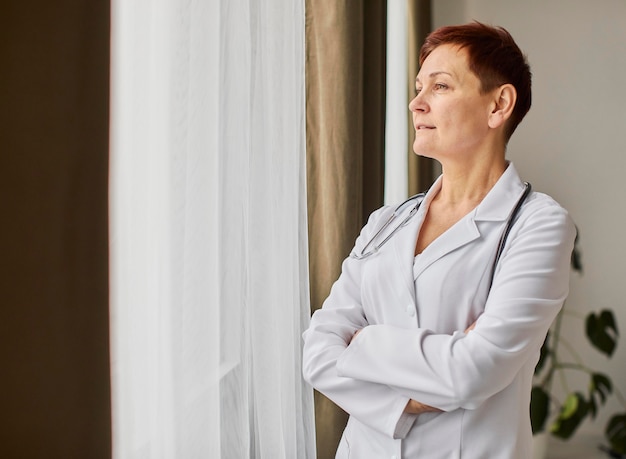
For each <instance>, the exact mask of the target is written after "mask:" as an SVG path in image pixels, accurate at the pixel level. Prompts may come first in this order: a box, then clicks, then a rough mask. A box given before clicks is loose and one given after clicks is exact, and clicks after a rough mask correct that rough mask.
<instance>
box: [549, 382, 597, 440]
mask: <svg viewBox="0 0 626 459" xmlns="http://www.w3.org/2000/svg"><path fill="white" fill-rule="evenodd" d="M588 411H589V405H588V404H587V401H586V400H585V398H584V397H583V395H582V394H581V393H580V392H573V393H571V394H569V395H568V396H567V399H566V400H565V403H564V404H563V407H562V408H561V412H560V413H559V416H558V417H557V418H556V420H555V421H554V423H553V424H552V426H550V432H551V433H552V434H553V435H555V436H557V437H559V438H563V439H568V438H569V437H571V436H572V434H573V433H574V432H575V431H576V429H577V428H578V426H579V425H580V423H581V422H582V421H583V420H584V419H585V416H587V412H588Z"/></svg>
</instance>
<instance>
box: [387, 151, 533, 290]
mask: <svg viewBox="0 0 626 459" xmlns="http://www.w3.org/2000/svg"><path fill="white" fill-rule="evenodd" d="M440 188H441V177H439V178H438V179H437V180H436V181H435V183H434V184H433V185H432V186H431V188H430V189H429V190H428V192H427V193H426V196H425V198H424V200H423V202H422V205H421V206H420V208H419V211H418V212H417V214H416V215H415V218H413V219H412V221H411V223H410V224H409V225H408V226H407V228H406V229H405V231H402V232H400V234H399V237H398V238H397V239H396V241H395V242H394V246H395V252H396V257H397V262H398V263H399V264H400V266H402V269H403V272H407V271H408V273H407V274H408V275H407V276H405V277H406V282H407V286H408V287H409V288H410V289H411V290H413V288H414V287H413V286H414V284H413V282H414V279H415V278H417V277H418V276H419V275H420V274H421V273H422V272H423V271H424V270H425V269H426V268H427V267H428V266H430V265H431V264H432V263H434V262H435V261H437V260H438V259H440V258H442V257H444V256H445V255H447V254H448V253H450V252H452V251H453V250H456V249H457V248H459V247H461V246H463V245H465V244H468V243H470V242H472V241H473V240H475V239H477V238H479V237H481V234H480V231H479V229H478V227H477V225H476V222H477V221H505V220H507V218H508V217H509V215H510V214H511V211H512V210H513V207H514V206H515V203H516V202H517V201H518V199H519V197H520V196H521V194H522V193H523V191H524V183H523V182H522V181H521V179H520V177H519V175H518V173H517V171H516V169H515V167H514V166H513V163H509V165H508V167H507V169H506V170H505V171H504V173H503V174H502V176H501V177H500V179H499V180H498V181H497V182H496V184H495V185H494V186H493V188H492V189H491V190H490V191H489V193H487V195H486V196H485V198H484V199H483V200H482V202H481V203H480V204H479V205H478V206H477V207H476V208H475V209H474V210H473V211H472V212H470V213H469V214H468V215H467V216H465V217H463V218H462V219H461V220H460V221H458V222H457V223H456V224H455V225H453V226H452V227H451V228H449V229H448V230H447V231H446V232H445V233H444V234H442V235H441V236H440V237H438V238H437V239H436V240H434V241H433V242H432V243H431V244H430V245H429V246H428V248H427V249H426V250H424V252H422V253H421V254H420V255H419V257H418V259H417V260H415V259H414V256H413V254H414V252H415V244H416V239H417V234H418V232H419V229H420V227H421V224H422V222H423V221H424V216H425V214H426V212H427V211H428V206H429V204H430V202H431V200H432V198H433V197H434V196H435V195H436V194H437V193H438V192H439V190H440ZM405 269H406V271H405Z"/></svg>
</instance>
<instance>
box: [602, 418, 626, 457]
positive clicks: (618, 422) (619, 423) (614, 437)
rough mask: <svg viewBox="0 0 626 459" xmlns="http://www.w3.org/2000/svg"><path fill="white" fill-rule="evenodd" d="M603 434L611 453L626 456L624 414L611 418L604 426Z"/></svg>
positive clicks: (625, 423)
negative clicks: (611, 449)
mask: <svg viewBox="0 0 626 459" xmlns="http://www.w3.org/2000/svg"><path fill="white" fill-rule="evenodd" d="M605 433H606V438H608V439H609V441H610V442H611V448H613V451H615V452H616V453H620V454H626V413H625V414H619V415H616V416H613V417H612V418H611V419H610V421H609V423H608V424H607V426H606V431H605Z"/></svg>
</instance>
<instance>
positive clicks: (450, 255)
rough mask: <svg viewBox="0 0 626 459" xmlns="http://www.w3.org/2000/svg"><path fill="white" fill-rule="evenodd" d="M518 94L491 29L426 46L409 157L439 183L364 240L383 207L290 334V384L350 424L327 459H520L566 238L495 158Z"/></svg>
mask: <svg viewBox="0 0 626 459" xmlns="http://www.w3.org/2000/svg"><path fill="white" fill-rule="evenodd" d="M530 80H531V74H530V69H529V66H528V64H527V62H526V60H525V57H524V55H523V54H522V52H521V51H520V49H519V48H518V46H517V45H516V44H515V42H514V41H513V39H512V38H511V36H510V35H509V33H508V32H506V31H505V30H504V29H502V28H494V27H490V26H487V25H483V24H480V23H472V24H467V25H461V26H453V27H444V28H441V29H438V30H436V31H434V32H433V33H432V34H430V35H429V36H428V38H427V39H426V42H425V44H424V46H423V48H422V50H421V53H420V71H419V73H418V75H417V78H416V80H415V81H416V93H417V95H416V96H415V98H414V99H413V100H412V101H411V102H410V104H409V109H410V110H411V112H412V114H413V122H414V126H415V142H414V145H413V148H414V151H415V152H416V153H417V154H419V155H423V156H427V157H430V158H434V159H436V160H437V161H439V162H440V163H441V166H442V170H443V173H442V175H441V176H440V177H439V178H438V179H437V181H436V182H435V183H434V185H433V186H432V187H431V188H430V190H429V191H428V192H427V193H426V195H425V197H424V198H423V200H421V204H420V205H419V207H418V208H417V211H416V210H415V208H416V205H415V202H414V201H411V202H409V203H408V204H407V205H405V206H401V207H400V208H399V210H398V213H399V215H398V216H397V217H396V219H395V220H394V221H393V222H392V223H391V224H389V225H388V226H386V227H384V229H383V230H382V231H381V232H380V233H379V234H376V233H377V232H379V230H380V228H381V227H383V226H384V223H385V222H386V221H387V220H388V219H389V217H390V215H391V214H392V213H393V212H394V207H383V208H381V209H379V210H377V211H376V212H374V213H373V214H372V215H371V216H370V219H369V221H368V223H367V225H366V226H365V227H364V228H363V229H362V231H361V234H360V236H359V238H358V239H357V241H356V244H355V248H354V250H353V252H352V255H351V256H350V257H349V258H347V259H346V260H345V261H344V263H343V266H342V273H341V276H340V277H339V279H338V280H337V281H336V283H335V284H334V285H333V287H332V290H331V293H330V295H329V297H328V299H327V300H326V301H325V302H324V305H323V307H322V309H320V310H318V311H316V312H315V314H314V315H313V317H312V319H311V324H310V327H309V329H308V330H307V331H306V332H305V333H304V377H305V379H306V380H307V381H308V382H309V383H310V384H312V385H313V386H314V387H315V388H316V389H318V390H319V391H320V392H322V393H323V394H325V395H326V396H327V397H329V398H330V399H331V400H333V401H334V402H335V403H337V404H338V405H339V406H340V407H342V408H343V409H344V410H346V411H347V412H348V413H349V414H350V419H349V421H348V425H347V426H346V429H345V431H344V433H343V437H342V439H341V442H340V445H339V448H338V450H337V457H338V458H348V457H350V458H383V457H386V458H391V457H395V458H398V459H399V458H417V457H419V458H428V459H436V458H460V457H463V458H489V459H492V458H506V459H510V458H528V457H530V456H531V447H532V433H531V427H530V419H529V403H530V390H531V384H532V376H533V371H534V367H535V364H536V363H537V360H538V357H539V350H540V348H541V344H542V343H543V340H544V338H545V336H546V333H547V331H548V328H549V327H550V324H551V323H552V321H553V319H554V317H555V316H556V314H557V312H558V311H559V309H560V308H561V306H562V305H563V302H564V300H565V297H566V296H567V293H568V283H569V260H570V254H571V251H572V248H573V243H574V236H575V228H574V225H573V223H572V221H571V219H570V218H569V216H568V214H567V212H566V211H565V210H564V209H563V208H562V207H560V206H559V205H558V204H557V203H556V202H555V201H554V200H553V199H551V198H550V197H548V196H546V195H545V194H541V193H536V192H530V194H527V195H526V194H525V191H526V186H525V184H524V183H523V182H522V181H521V180H520V178H519V176H518V174H517V172H516V170H515V168H514V166H513V164H511V163H510V162H508V161H507V160H506V159H505V150H506V145H507V142H508V140H509V138H510V136H511V134H512V133H513V131H514V130H515V128H516V127H517V125H518V124H519V123H520V121H521V120H522V118H523V117H524V116H525V114H526V113H527V112H528V109H529V108H530V101H531V92H530V86H531V85H530ZM518 203H519V205H520V206H521V207H520V208H519V210H518V212H517V213H515V215H512V214H513V213H514V209H515V207H516V206H517V205H518ZM411 214H413V215H412V216H411ZM509 221H510V222H511V225H512V226H511V228H510V232H508V239H507V240H506V243H505V245H504V249H503V250H502V252H501V255H500V257H499V261H497V263H495V257H496V253H497V251H498V246H499V242H500V240H501V238H502V235H503V233H504V232H505V229H506V228H507V225H508V223H509ZM392 233H393V234H392ZM390 234H392V235H391V237H390V238H389V239H388V240H386V241H385V242H382V241H383V240H384V239H385V238H386V237H387V236H389V235H390ZM370 241H372V242H371V243H370ZM381 242H382V243H381Z"/></svg>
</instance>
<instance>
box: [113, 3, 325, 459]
mask: <svg viewBox="0 0 626 459" xmlns="http://www.w3.org/2000/svg"><path fill="white" fill-rule="evenodd" d="M303 7H304V5H303V2H301V1H296V2H294V1H293V0H264V1H258V0H252V1H251V0H219V1H217V0H216V1H212V2H211V1H209V2H189V1H186V0H172V1H168V2H163V1H159V0H145V1H142V2H125V1H124V0H116V1H114V2H113V13H114V14H113V25H114V27H113V70H114V72H113V91H112V93H113V99H112V156H111V158H112V160H111V162H112V171H111V222H112V225H111V234H112V237H111V253H112V255H111V264H112V269H111V295H112V310H111V328H112V335H111V336H112V347H111V349H112V383H113V432H114V457H115V458H136V457H144V458H188V457H207V458H220V457H223V458H240V457H241V458H243V457H251V458H261V457H268V458H277V459H280V458H285V459H291V458H313V457H314V456H315V444H314V438H313V432H314V425H313V392H312V390H311V389H310V388H308V387H307V386H306V385H305V383H304V381H303V379H302V376H301V352H302V339H301V333H302V332H303V330H304V329H305V328H306V326H307V324H308V320H309V314H310V306H309V301H308V270H307V265H308V258H307V233H306V229H307V226H306V225H307V215H306V201H305V143H304V142H305V140H304V9H303Z"/></svg>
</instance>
